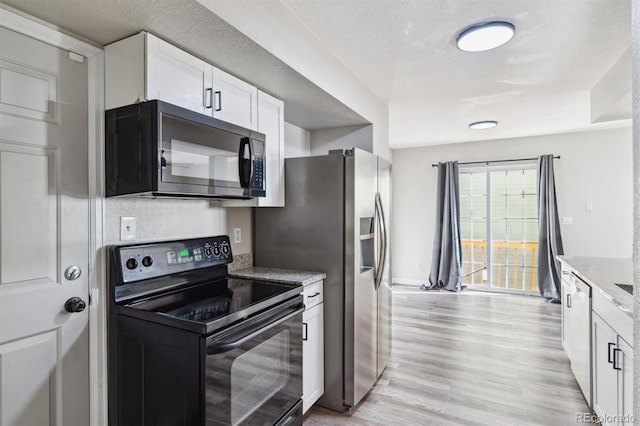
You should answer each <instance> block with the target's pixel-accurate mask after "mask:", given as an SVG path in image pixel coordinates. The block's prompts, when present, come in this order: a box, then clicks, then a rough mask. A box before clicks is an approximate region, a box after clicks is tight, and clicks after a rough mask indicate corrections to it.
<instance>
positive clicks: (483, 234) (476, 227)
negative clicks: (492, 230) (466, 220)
mask: <svg viewBox="0 0 640 426" xmlns="http://www.w3.org/2000/svg"><path fill="white" fill-rule="evenodd" d="M471 237H472V238H473V239H474V240H486V238H487V221H486V220H484V219H482V220H474V221H473V234H472V236H471Z"/></svg>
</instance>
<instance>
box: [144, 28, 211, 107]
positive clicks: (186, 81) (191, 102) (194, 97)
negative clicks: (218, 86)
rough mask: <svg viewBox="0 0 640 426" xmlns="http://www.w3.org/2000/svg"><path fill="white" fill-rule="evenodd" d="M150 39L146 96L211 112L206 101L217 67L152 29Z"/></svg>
mask: <svg viewBox="0 0 640 426" xmlns="http://www.w3.org/2000/svg"><path fill="white" fill-rule="evenodd" d="M134 37H136V36H134ZM146 41H147V48H146V64H147V66H146V69H147V73H146V74H147V91H146V96H145V99H147V100H148V99H159V100H161V101H165V102H169V103H171V104H174V105H178V106H181V107H183V108H187V109H190V110H192V111H196V112H199V113H203V114H207V115H211V112H210V109H209V110H208V109H207V106H208V105H206V104H205V91H206V89H207V88H210V87H211V86H212V82H211V80H212V68H213V67H212V66H211V65H209V64H207V63H206V62H204V61H203V60H201V59H199V58H196V57H195V56H193V55H190V54H188V53H187V52H185V51H184V50H182V49H178V48H177V47H175V46H174V45H172V44H169V43H167V42H165V41H163V40H160V39H159V38H158V37H156V36H154V35H151V34H149V33H147V34H146Z"/></svg>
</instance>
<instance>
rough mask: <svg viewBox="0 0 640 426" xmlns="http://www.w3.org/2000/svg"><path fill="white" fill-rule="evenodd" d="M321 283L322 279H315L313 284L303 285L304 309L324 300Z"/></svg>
mask: <svg viewBox="0 0 640 426" xmlns="http://www.w3.org/2000/svg"><path fill="white" fill-rule="evenodd" d="M323 283H324V281H317V282H315V283H313V284H309V285H308V286H305V288H304V290H302V296H303V297H304V306H305V309H307V310H308V309H309V308H312V307H314V306H315V305H317V304H318V303H322V301H323V300H324V298H323V292H322V287H323Z"/></svg>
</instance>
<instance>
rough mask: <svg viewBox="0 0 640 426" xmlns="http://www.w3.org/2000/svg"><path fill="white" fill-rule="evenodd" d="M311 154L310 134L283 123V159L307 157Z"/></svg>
mask: <svg viewBox="0 0 640 426" xmlns="http://www.w3.org/2000/svg"><path fill="white" fill-rule="evenodd" d="M310 152H311V132H309V131H308V130H305V129H303V128H301V127H298V126H294V125H293V124H289V123H287V122H286V121H285V123H284V157H285V158H294V157H308V156H309V153H310Z"/></svg>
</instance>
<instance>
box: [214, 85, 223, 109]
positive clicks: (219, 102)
mask: <svg viewBox="0 0 640 426" xmlns="http://www.w3.org/2000/svg"><path fill="white" fill-rule="evenodd" d="M215 95H216V111H222V92H220V91H219V90H216V92H215Z"/></svg>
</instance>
